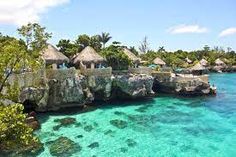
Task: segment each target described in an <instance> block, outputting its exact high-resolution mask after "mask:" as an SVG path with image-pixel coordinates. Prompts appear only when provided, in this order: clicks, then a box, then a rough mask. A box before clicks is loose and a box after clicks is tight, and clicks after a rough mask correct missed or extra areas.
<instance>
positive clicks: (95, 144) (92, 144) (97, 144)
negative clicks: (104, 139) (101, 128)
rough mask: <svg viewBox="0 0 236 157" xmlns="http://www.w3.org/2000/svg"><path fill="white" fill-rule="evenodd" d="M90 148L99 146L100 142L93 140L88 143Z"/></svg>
mask: <svg viewBox="0 0 236 157" xmlns="http://www.w3.org/2000/svg"><path fill="white" fill-rule="evenodd" d="M88 147H89V148H91V149H93V148H97V147H99V143H98V142H93V143H91V144H90V145H88Z"/></svg>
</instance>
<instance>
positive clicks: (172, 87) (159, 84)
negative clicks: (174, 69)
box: [153, 75, 211, 96]
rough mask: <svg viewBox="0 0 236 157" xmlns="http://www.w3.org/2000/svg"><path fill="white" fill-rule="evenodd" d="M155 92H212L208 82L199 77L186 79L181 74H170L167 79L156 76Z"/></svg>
mask: <svg viewBox="0 0 236 157" xmlns="http://www.w3.org/2000/svg"><path fill="white" fill-rule="evenodd" d="M153 90H154V91H155V92H162V93H169V94H178V95H194V96H197V95H207V94H211V88H210V85H209V83H208V82H204V81H203V80H202V79H200V78H199V77H195V78H191V79H185V78H184V77H179V76H173V75H172V76H169V77H168V78H165V79H160V78H155V79H154V84H153Z"/></svg>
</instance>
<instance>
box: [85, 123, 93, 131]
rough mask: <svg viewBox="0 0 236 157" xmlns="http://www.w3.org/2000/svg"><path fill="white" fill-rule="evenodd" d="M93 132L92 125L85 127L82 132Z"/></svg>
mask: <svg viewBox="0 0 236 157" xmlns="http://www.w3.org/2000/svg"><path fill="white" fill-rule="evenodd" d="M92 130H93V126H92V125H87V126H85V127H84V131H86V132H91V131H92Z"/></svg>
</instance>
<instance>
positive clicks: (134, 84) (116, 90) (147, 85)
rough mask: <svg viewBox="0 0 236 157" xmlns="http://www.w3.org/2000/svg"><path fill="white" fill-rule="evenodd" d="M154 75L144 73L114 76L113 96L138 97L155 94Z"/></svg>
mask: <svg viewBox="0 0 236 157" xmlns="http://www.w3.org/2000/svg"><path fill="white" fill-rule="evenodd" d="M153 81H154V79H153V77H152V76H149V75H144V74H137V75H133V74H129V75H116V76H114V78H113V85H112V90H113V97H127V98H138V97H145V96H150V95H152V94H153V91H152V85H153Z"/></svg>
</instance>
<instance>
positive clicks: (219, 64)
mask: <svg viewBox="0 0 236 157" xmlns="http://www.w3.org/2000/svg"><path fill="white" fill-rule="evenodd" d="M215 64H216V65H217V66H225V63H224V62H223V61H222V60H221V59H219V58H218V59H217V60H215Z"/></svg>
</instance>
